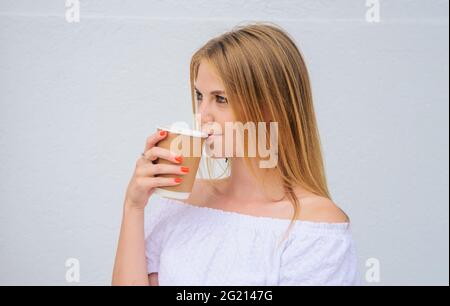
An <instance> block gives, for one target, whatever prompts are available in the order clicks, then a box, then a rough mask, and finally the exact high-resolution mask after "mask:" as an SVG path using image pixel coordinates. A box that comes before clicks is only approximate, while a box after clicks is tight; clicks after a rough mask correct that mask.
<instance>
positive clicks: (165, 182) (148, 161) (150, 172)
mask: <svg viewBox="0 0 450 306" xmlns="http://www.w3.org/2000/svg"><path fill="white" fill-rule="evenodd" d="M166 136H167V132H166V131H159V132H157V133H155V134H153V135H151V136H150V137H148V138H147V142H146V145H145V149H144V153H143V155H142V157H140V158H139V159H138V160H137V161H136V169H135V171H134V174H133V177H132V178H131V180H130V183H129V184H128V188H127V192H126V196H125V205H126V207H128V208H138V209H144V208H145V206H146V205H147V203H148V199H149V197H150V196H151V195H152V193H153V191H154V189H155V188H156V187H161V186H175V185H178V184H180V183H181V181H182V178H181V177H176V178H165V177H155V174H163V173H164V174H167V173H171V174H178V175H183V174H186V173H187V172H188V171H189V169H188V168H187V167H180V166H179V165H176V164H180V163H181V162H182V156H177V155H175V154H174V153H172V152H170V151H169V150H167V149H163V148H159V147H157V146H156V144H157V143H158V142H159V141H161V140H162V139H164V138H165V137H166ZM157 158H163V159H166V160H168V161H171V162H172V163H174V164H175V165H167V164H153V161H155V160H156V159H157Z"/></svg>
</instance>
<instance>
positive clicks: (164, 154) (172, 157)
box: [144, 147, 183, 164]
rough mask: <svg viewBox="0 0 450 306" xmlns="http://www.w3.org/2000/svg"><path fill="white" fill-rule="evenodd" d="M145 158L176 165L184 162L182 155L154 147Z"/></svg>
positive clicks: (145, 154)
mask: <svg viewBox="0 0 450 306" xmlns="http://www.w3.org/2000/svg"><path fill="white" fill-rule="evenodd" d="M144 158H145V159H146V160H148V161H155V160H156V159H158V158H163V159H166V160H168V161H170V162H173V163H175V164H180V163H181V162H182V160H183V157H182V156H181V155H177V154H175V153H172V152H170V151H169V150H167V149H164V148H160V147H152V148H150V149H149V150H147V151H145V152H144Z"/></svg>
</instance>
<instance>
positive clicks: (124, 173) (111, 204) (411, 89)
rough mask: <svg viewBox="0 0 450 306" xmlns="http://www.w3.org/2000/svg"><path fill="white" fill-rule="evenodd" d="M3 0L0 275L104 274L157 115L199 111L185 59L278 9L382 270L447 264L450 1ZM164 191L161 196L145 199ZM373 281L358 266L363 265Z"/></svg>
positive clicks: (329, 163)
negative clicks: (75, 18) (77, 5)
mask: <svg viewBox="0 0 450 306" xmlns="http://www.w3.org/2000/svg"><path fill="white" fill-rule="evenodd" d="M380 3H381V11H380V13H381V22H380V23H368V22H367V21H366V19H365V15H366V11H367V9H368V8H367V7H366V1H365V0H348V1H332V0H320V1H319V0H297V1H294V0H282V1H280V0H270V1H255V0H247V1H231V0H228V1H206V0H190V1H174V0H172V1H156V0H152V1H149V0H145V1H144V0H133V1H132V0H128V1H125V0H108V1H107V0H95V1H94V0H91V1H88V0H85V1H81V20H80V22H79V23H68V22H67V21H66V19H65V9H66V8H65V1H64V0H40V1H35V0H34V1H32V0H0V284H2V285H5V284H26V285H28V284H42V285H47V284H57V285H65V284H68V283H67V282H66V280H65V272H66V267H65V261H66V259H67V258H71V257H74V258H77V259H78V260H79V262H80V265H81V271H80V272H81V279H80V281H81V282H80V284H84V285H92V284H98V285H101V284H106V285H107V284H109V283H110V281H111V271H112V266H113V260H114V253H115V248H116V243H117V236H118V231H119V225H120V220H121V213H122V202H123V197H124V192H125V189H126V185H127V183H128V180H129V178H130V176H131V174H132V171H133V169H134V163H135V160H136V159H137V158H138V157H139V154H140V152H141V151H142V149H143V145H144V142H145V138H146V137H147V135H149V134H150V133H153V132H154V126H155V125H156V124H159V123H167V122H172V121H177V120H185V121H188V122H189V120H190V118H191V116H190V112H191V104H190V103H191V102H190V93H189V61H190V57H191V55H192V54H193V52H194V51H195V50H196V49H197V48H199V47H200V46H201V45H202V44H204V43H205V42H206V41H207V40H208V39H210V38H212V37H213V36H215V35H218V34H221V33H223V32H224V31H227V30H230V29H231V28H232V27H233V26H235V25H237V24H241V23H245V22H246V21H273V22H276V23H278V24H279V25H280V26H282V27H283V28H285V29H286V30H287V31H288V32H289V33H290V34H291V35H292V36H293V37H294V39H295V40H296V42H297V44H298V46H299V47H300V48H301V50H302V51H303V53H304V55H305V59H306V61H307V63H308V65H309V69H310V71H311V77H312V83H313V90H314V96H315V107H316V111H317V117H318V121H319V129H320V132H321V139H322V144H323V148H324V158H325V163H326V170H327V174H328V179H329V186H330V190H331V192H332V195H333V200H334V201H335V202H336V203H337V204H339V205H340V206H341V207H342V208H343V209H344V210H346V211H347V213H348V214H349V215H350V217H351V219H352V222H353V231H354V235H355V239H356V242H357V246H358V251H359V259H360V270H361V274H362V276H364V272H365V269H366V267H365V261H366V260H367V259H368V258H371V257H374V258H377V259H378V260H379V262H380V265H381V271H380V272H381V282H380V283H379V284H382V285H396V284H406V285H416V284H428V285H431V284H441V285H442V284H446V285H448V280H449V277H448V274H449V266H448V264H449V244H448V243H449V237H448V234H449V224H448V217H449V211H448V203H449V196H448V177H449V176H448V169H449V165H448V156H449V155H448V154H449V152H448V145H449V143H448V141H449V135H448V131H449V126H448V123H449V119H448V111H449V110H448V108H449V107H448V106H449V92H448V82H449V80H448V76H449V55H448V52H449V50H448V34H449V33H448V32H449V30H448V26H449V21H448V9H449V8H448V1H444V0H432V1H421V0H410V1H406V0H396V1H393V0H391V1H380ZM153 200H155V198H152V199H151V201H150V205H151V202H152V201H153ZM363 283H364V280H363Z"/></svg>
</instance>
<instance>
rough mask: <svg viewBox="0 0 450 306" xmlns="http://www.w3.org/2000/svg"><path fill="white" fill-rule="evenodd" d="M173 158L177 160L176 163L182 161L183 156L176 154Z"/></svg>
mask: <svg viewBox="0 0 450 306" xmlns="http://www.w3.org/2000/svg"><path fill="white" fill-rule="evenodd" d="M175 160H176V161H177V162H178V163H181V162H182V161H183V156H181V155H180V156H177V157H175Z"/></svg>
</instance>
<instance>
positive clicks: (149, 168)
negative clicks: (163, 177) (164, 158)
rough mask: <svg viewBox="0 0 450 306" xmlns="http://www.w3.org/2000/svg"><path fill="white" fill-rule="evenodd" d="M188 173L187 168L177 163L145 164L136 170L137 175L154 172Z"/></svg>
mask: <svg viewBox="0 0 450 306" xmlns="http://www.w3.org/2000/svg"><path fill="white" fill-rule="evenodd" d="M186 173H189V168H188V167H184V166H177V165H166V164H145V165H142V166H141V167H139V168H138V169H137V170H136V175H137V176H146V177H151V176H155V175H156V174H177V175H185V174H186Z"/></svg>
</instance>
